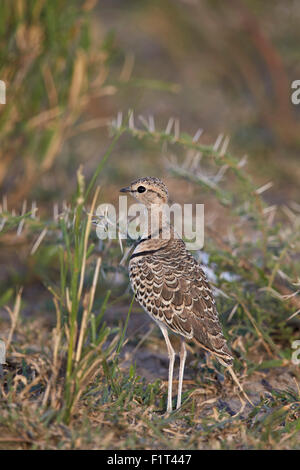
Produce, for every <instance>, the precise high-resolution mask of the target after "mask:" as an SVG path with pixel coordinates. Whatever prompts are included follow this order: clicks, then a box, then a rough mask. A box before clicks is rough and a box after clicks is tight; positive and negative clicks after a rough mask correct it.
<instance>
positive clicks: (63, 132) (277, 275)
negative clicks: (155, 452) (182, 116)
mask: <svg viewBox="0 0 300 470" xmlns="http://www.w3.org/2000/svg"><path fill="white" fill-rule="evenodd" d="M94 7H96V2H91V1H85V2H79V1H78V2H71V4H70V2H64V1H52V2H44V3H43V2H39V1H35V0H31V1H26V2H25V1H22V0H19V1H18V2H14V3H13V2H6V3H5V4H4V5H3V6H1V10H2V11H1V13H3V15H2V14H1V15H0V22H1V24H0V42H1V45H2V46H3V45H4V44H5V47H1V48H0V49H1V66H0V78H1V79H3V80H5V81H6V82H7V83H9V84H10V85H9V88H8V92H9V99H8V103H7V105H4V106H2V108H1V109H0V136H1V148H0V152H1V158H0V162H1V163H0V181H1V193H2V203H1V208H0V229H1V230H0V256H1V266H0V339H2V340H4V341H5V343H6V349H7V353H6V364H4V365H3V371H2V372H1V370H0V448H3V449H4V448H5V449H7V448H9V449H58V448H59V449H73V448H76V449H78V448H81V449H82V448H86V449H160V448H165V449H221V448H222V449H273V448H276V449H291V448H293V449H299V446H300V444H299V431H300V389H299V383H300V382H299V379H300V373H299V366H297V365H295V364H293V362H292V360H291V356H292V353H293V349H292V346H291V345H292V342H293V341H294V340H298V339H299V319H298V314H299V311H300V300H299V285H300V281H299V268H300V258H299V248H300V216H299V205H298V204H297V203H296V202H293V201H289V203H288V204H277V203H275V202H273V201H272V197H269V196H268V193H269V191H270V189H271V187H272V185H271V184H270V183H269V182H268V181H267V183H265V182H263V183H261V178H260V176H261V175H260V174H259V171H258V172H257V174H255V171H254V172H253V171H252V170H251V171H250V170H249V167H248V165H247V159H246V158H245V157H242V158H240V157H239V158H238V157H237V156H236V155H238V154H239V152H238V151H230V150H229V139H228V138H227V137H224V136H219V137H217V139H216V140H215V141H213V140H211V142H212V143H209V142H208V141H207V140H208V139H207V138H206V137H204V136H203V135H202V133H201V131H197V132H196V134H193V133H192V132H182V130H181V129H180V121H179V119H177V118H170V119H169V120H168V121H167V123H166V126H164V127H163V126H162V125H160V126H158V125H157V123H156V122H155V121H161V120H162V119H161V116H158V119H155V120H154V118H153V117H152V116H151V115H150V118H145V117H142V116H140V119H138V118H137V116H136V112H135V109H134V111H131V112H129V113H128V115H126V117H125V118H124V119H123V117H122V114H121V113H120V112H119V113H118V116H117V117H116V118H115V119H113V120H109V124H108V119H107V117H103V116H101V117H99V116H97V117H91V115H90V114H89V113H91V111H90V110H91V107H92V104H93V102H94V100H96V99H99V100H100V102H101V103H102V101H101V100H103V102H105V99H109V100H112V102H113V100H116V102H117V107H118V105H119V103H120V104H122V102H123V100H124V97H123V95H122V93H123V92H124V89H127V90H129V89H130V87H132V89H134V90H136V88H137V87H138V88H139V90H141V89H142V90H143V92H145V90H146V91H147V92H149V90H150V94H151V96H153V94H157V95H156V96H157V100H158V101H159V99H160V96H161V94H167V95H168V96H170V95H172V96H173V94H174V93H176V94H177V93H178V92H179V88H178V86H176V84H173V83H171V82H170V81H167V80H166V81H162V80H160V79H159V80H156V79H155V80H152V78H151V79H149V80H148V79H138V78H132V77H131V71H130V70H131V66H130V63H131V62H130V61H131V59H130V55H129V56H128V55H126V53H125V54H124V64H125V65H124V64H123V66H122V67H121V68H122V70H121V74H120V75H119V77H117V78H116V77H115V74H116V70H117V68H118V65H119V62H118V61H120V55H122V54H121V53H119V55H118V53H117V51H116V49H115V47H114V41H113V36H112V34H111V33H110V34H108V35H105V34H104V35H103V37H102V38H101V41H100V43H99V40H97V39H95V38H94V37H93V35H92V34H91V31H92V24H93V23H92V18H91V11H94V10H93V8H94ZM216 8H217V7H216ZM95 11H96V12H97V9H96V10H95ZM216 11H218V10H216ZM7 38H9V39H7ZM130 97H131V99H130V101H131V102H130V103H129V104H130V108H132V107H133V105H136V107H137V108H138V107H139V106H140V100H139V97H138V99H137V98H136V95H135V94H134V97H133V94H130ZM140 97H142V94H141V95H140ZM176 97H177V95H176ZM111 106H112V109H113V106H114V105H113V104H112V105H111ZM134 107H135V106H134ZM104 125H105V126H106V127H105V134H104V131H103V130H101V132H100V131H99V132H100V137H101V139H102V140H101V142H102V146H101V158H98V156H97V158H96V159H94V160H93V161H92V164H91V163H89V162H88V161H87V160H86V156H84V155H81V154H80V145H79V143H80V142H81V141H82V142H84V143H86V142H87V140H85V139H86V137H85V133H86V132H88V133H89V134H88V136H89V138H91V139H92V138H93V134H91V132H92V130H93V129H99V128H101V129H102V128H103V126H104ZM274 125H275V124H274ZM276 125H277V124H276ZM107 128H108V130H109V137H107V135H106V130H107ZM102 132H103V133H102ZM97 142H98V141H97ZM77 146H78V152H77V150H76V149H77ZM122 148H123V149H124V155H125V157H124V158H126V157H128V153H129V152H132V153H133V155H134V156H133V160H132V161H134V159H136V158H137V157H136V155H137V154H138V155H141V154H143V155H144V154H145V155H146V154H149V155H153V154H156V155H160V156H163V157H164V159H162V160H163V166H164V174H165V176H166V178H167V179H169V180H170V181H171V182H172V181H173V188H175V189H174V192H173V191H171V192H172V196H174V199H175V197H176V198H177V199H176V202H180V194H181V195H182V193H180V191H179V190H178V189H179V188H185V189H186V188H189V191H190V192H189V194H188V199H189V201H193V202H195V201H198V202H199V199H201V202H205V211H206V207H208V209H207V212H206V213H207V217H206V226H205V237H206V239H205V246H204V251H202V252H196V253H194V254H195V256H196V257H197V258H198V259H199V260H200V261H201V262H202V263H204V265H205V269H206V271H207V273H208V276H209V277H210V278H211V281H212V283H213V285H214V287H215V291H216V300H217V306H218V310H219V312H220V317H221V320H222V323H223V326H224V333H225V335H226V336H227V337H228V339H229V342H230V345H231V348H232V350H233V353H234V356H235V364H234V368H235V371H236V373H237V375H238V376H239V380H240V381H241V382H242V384H243V387H244V388H245V390H246V391H247V393H248V395H249V396H250V398H251V400H252V401H253V402H254V404H255V406H254V407H251V406H250V405H249V404H245V403H244V401H243V400H242V397H240V396H239V390H238V388H237V387H236V385H235V384H234V383H233V382H232V379H231V377H230V375H229V374H224V369H223V368H222V367H221V366H220V365H219V364H218V363H216V362H215V361H214V360H213V359H212V358H211V357H209V356H208V355H205V354H204V353H203V352H201V351H200V350H199V349H198V348H197V347H196V346H195V345H193V344H190V345H189V356H188V364H187V366H188V367H187V375H186V376H185V379H186V380H185V381H184V395H183V399H184V400H183V401H184V403H183V406H182V408H181V409H180V410H179V411H176V412H173V413H172V414H171V415H170V416H164V415H163V410H164V409H165V402H166V397H167V389H166V382H164V380H163V379H166V378H167V375H166V371H167V357H165V358H164V355H163V351H164V350H165V346H164V342H163V338H161V337H160V335H159V332H158V331H156V329H155V326H154V325H152V323H151V322H150V320H149V319H148V318H147V317H146V315H145V314H144V313H143V312H142V311H141V309H140V308H139V307H138V305H137V304H136V303H135V302H134V299H133V296H132V292H131V291H130V289H129V286H128V274H127V269H126V254H127V253H128V248H129V247H130V245H131V243H130V242H126V243H125V245H126V246H124V247H122V249H123V248H124V249H125V254H124V253H122V250H121V248H120V244H119V242H118V241H112V240H104V241H101V242H100V241H99V240H98V238H97V236H96V233H95V227H94V224H93V222H94V214H95V210H96V207H97V205H98V204H99V202H100V201H102V202H103V201H110V200H111V194H110V192H111V191H110V189H109V184H108V183H107V179H106V178H107V174H109V175H110V177H114V171H116V169H115V166H114V165H119V166H118V169H119V174H118V175H117V177H115V185H114V192H115V194H117V188H118V181H119V179H120V177H121V178H122V180H123V179H124V177H125V176H126V175H127V176H128V175H129V174H130V175H131V176H132V179H134V178H135V177H137V176H140V175H137V174H136V173H135V169H133V168H130V169H128V168H127V169H124V166H123V165H125V166H127V167H130V166H131V160H130V161H126V162H125V164H122V162H120V161H117V162H116V160H115V159H116V156H115V154H116V153H120V152H121V151H122ZM105 149H106V150H105ZM116 150H118V152H116ZM84 151H86V148H84ZM128 158H129V157H128ZM81 163H84V165H81ZM151 165H152V166H151ZM161 165H162V164H161ZM253 166H254V167H255V165H253V164H252V167H253ZM257 166H258V165H257ZM137 168H138V169H139V168H140V167H138V166H137ZM155 168H157V166H155V164H154V165H153V164H152V163H151V159H150V158H149V159H148V160H147V163H146V165H145V167H143V169H144V170H145V169H149V171H150V170H151V173H152V172H154V171H156V174H158V173H157V170H155ZM66 181H67V182H68V185H66ZM257 181H259V184H258V183H257ZM290 181H291V184H292V182H293V179H291V180H290ZM127 183H129V181H127V180H126V181H125V182H124V181H123V184H122V186H124V185H125V184H127ZM97 184H100V186H97ZM66 186H67V187H66ZM176 188H177V191H178V192H177V194H176ZM64 198H65V199H64ZM29 201H30V202H29ZM173 339H174V344H176V338H172V340H173ZM147 369H148V370H147ZM147 374H148V377H146V375H147Z"/></svg>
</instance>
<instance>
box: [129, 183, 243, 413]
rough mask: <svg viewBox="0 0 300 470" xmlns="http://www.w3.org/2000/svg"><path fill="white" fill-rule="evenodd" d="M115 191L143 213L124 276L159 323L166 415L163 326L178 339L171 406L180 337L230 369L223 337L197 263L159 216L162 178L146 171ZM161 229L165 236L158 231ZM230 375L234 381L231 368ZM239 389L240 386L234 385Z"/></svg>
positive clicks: (169, 405) (181, 367)
mask: <svg viewBox="0 0 300 470" xmlns="http://www.w3.org/2000/svg"><path fill="white" fill-rule="evenodd" d="M120 192H122V193H126V194H129V195H131V196H133V197H134V198H135V199H136V200H137V201H138V202H139V203H140V204H142V205H143V207H144V208H145V212H146V214H147V217H148V219H147V224H145V226H146V229H145V233H142V234H141V238H140V239H139V241H138V242H137V243H136V246H135V248H134V251H133V252H132V254H131V257H130V260H129V278H130V283H131V287H132V290H133V292H134V294H135V298H136V300H137V301H138V302H139V303H140V305H141V306H142V307H143V309H144V310H145V311H146V312H147V314H148V315H150V317H151V318H152V319H153V320H154V321H155V322H156V324H157V325H158V326H159V328H160V330H161V332H162V335H163V337H164V339H165V342H166V346H167V351H168V357H169V368H168V397H167V410H166V413H167V414H170V413H171V412H172V411H173V408H172V392H173V390H172V387H173V372H174V362H175V351H174V349H173V346H172V344H171V341H170V339H169V334H168V332H169V331H171V332H173V333H175V334H177V335H179V337H180V340H181V347H180V354H179V358H180V364H179V379H178V393H177V404H176V409H179V408H180V407H181V403H182V385H183V376H184V368H185V361H186V356H187V349H186V341H189V340H193V341H194V342H195V343H196V344H198V345H199V346H200V347H201V348H203V349H204V350H206V351H208V352H210V353H212V354H213V355H214V356H215V357H216V358H217V359H218V360H219V362H220V363H221V364H222V365H223V366H225V367H227V368H229V370H230V372H231V373H233V369H232V364H233V355H232V353H231V351H230V349H229V346H228V345H227V341H226V339H225V337H224V334H223V331H222V327H221V323H220V320H219V316H218V311H217V308H216V303H215V299H214V296H213V292H212V289H211V286H210V285H209V282H208V280H207V277H206V275H205V272H204V270H203V268H202V267H201V265H200V264H199V263H198V262H197V260H196V259H195V258H194V257H193V256H192V254H191V253H190V252H189V251H188V250H187V248H186V245H185V243H184V241H183V240H182V239H181V238H180V237H179V236H178V235H177V233H176V232H175V229H174V227H173V226H172V225H171V224H170V222H169V221H168V220H166V218H164V216H163V215H161V214H162V213H163V212H162V208H163V206H164V205H166V204H167V203H168V188H167V186H166V185H165V183H163V181H162V180H161V179H160V178H157V177H150V176H147V177H142V178H138V179H136V180H134V181H133V182H132V183H131V184H130V185H129V186H127V187H124V188H122V189H120ZM150 214H151V216H150ZM157 219H159V222H156V225H155V224H154V223H153V220H157ZM151 221H152V224H151ZM154 226H155V227H154ZM166 229H168V230H166ZM164 231H165V232H164ZM165 233H167V234H168V236H167V237H166V236H163V235H164V234H165ZM233 377H234V380H235V381H237V377H236V376H235V374H234V373H233ZM238 384H239V382H238ZM239 388H240V389H241V390H242V388H241V386H240V384H239ZM242 391H243V390H242Z"/></svg>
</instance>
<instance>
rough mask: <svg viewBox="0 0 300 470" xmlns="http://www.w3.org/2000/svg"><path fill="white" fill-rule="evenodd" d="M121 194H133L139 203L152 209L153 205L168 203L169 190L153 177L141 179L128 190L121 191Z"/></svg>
mask: <svg viewBox="0 0 300 470" xmlns="http://www.w3.org/2000/svg"><path fill="white" fill-rule="evenodd" d="M120 192H121V193H128V194H131V196H133V197H134V198H135V199H137V201H138V202H140V203H141V204H145V206H146V207H150V206H151V205H152V204H157V205H162V204H166V203H167V202H168V189H167V187H166V185H165V184H164V183H163V182H162V181H161V180H160V179H159V178H155V177H152V176H148V177H146V178H139V179H137V180H135V181H133V182H132V183H131V184H130V185H129V186H127V187H126V188H122V189H120Z"/></svg>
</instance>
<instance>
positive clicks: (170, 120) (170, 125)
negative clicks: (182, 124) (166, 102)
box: [165, 117, 174, 135]
mask: <svg viewBox="0 0 300 470" xmlns="http://www.w3.org/2000/svg"><path fill="white" fill-rule="evenodd" d="M173 124H174V118H172V117H171V118H170V119H169V120H168V124H167V127H166V130H165V133H166V134H168V135H169V134H170V133H171V130H172V127H173Z"/></svg>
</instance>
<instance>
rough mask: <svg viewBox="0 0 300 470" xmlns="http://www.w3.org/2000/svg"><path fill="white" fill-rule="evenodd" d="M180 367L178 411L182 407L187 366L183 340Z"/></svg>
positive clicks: (182, 341)
mask: <svg viewBox="0 0 300 470" xmlns="http://www.w3.org/2000/svg"><path fill="white" fill-rule="evenodd" d="M179 357H180V366H179V380H178V395H177V406H176V408H177V410H178V408H180V407H181V394H182V382H183V374H184V366H185V359H186V347H185V341H184V339H183V338H182V339H181V349H180V356H179Z"/></svg>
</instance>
